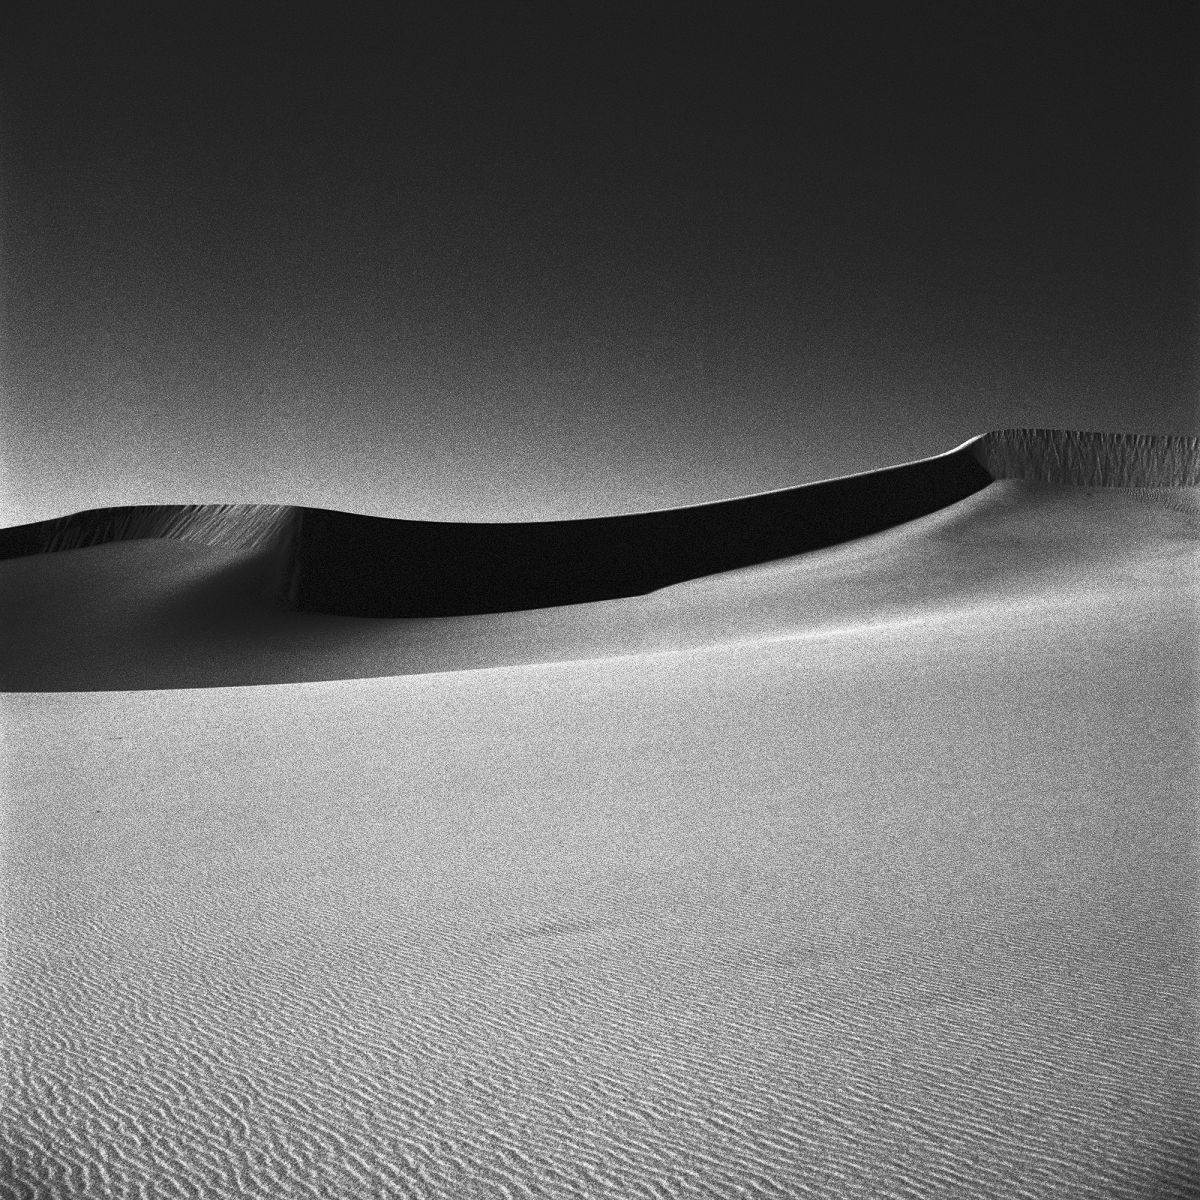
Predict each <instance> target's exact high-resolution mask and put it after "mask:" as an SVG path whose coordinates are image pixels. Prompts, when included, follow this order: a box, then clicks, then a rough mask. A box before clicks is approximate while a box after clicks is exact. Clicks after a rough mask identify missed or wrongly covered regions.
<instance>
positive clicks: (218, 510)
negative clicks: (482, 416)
mask: <svg viewBox="0 0 1200 1200" xmlns="http://www.w3.org/2000/svg"><path fill="white" fill-rule="evenodd" d="M999 479H1023V480H1035V481H1041V482H1049V483H1060V484H1070V485H1074V486H1088V487H1126V488H1164V487H1166V488H1181V487H1194V486H1196V485H1197V484H1198V483H1200V438H1189V437H1172V436H1165V435H1147V434H1119V433H1118V434H1113V433H1081V432H1071V431H1063V430H1037V429H1013V430H998V431H994V432H992V433H988V434H985V435H983V436H982V437H978V438H974V439H972V440H971V441H969V442H967V443H965V444H964V445H962V446H960V447H958V448H957V449H955V450H952V451H949V452H947V453H945V454H941V455H937V456H935V457H933V458H930V459H923V460H919V461H917V462H913V463H906V464H902V465H900V466H896V467H891V468H886V469H884V470H880V471H872V472H867V473H864V474H861V475H853V476H846V477H843V478H840V479H834V480H827V481H824V482H821V483H816V484H810V485H806V486H803V487H797V488H788V489H784V490H781V491H775V492H767V493H763V494H760V495H756V496H749V497H744V498H741V499H737V500H729V501H724V502H719V503H715V504H701V505H695V506H692V507H688V508H682V509H674V510H668V511H663V512H650V513H640V514H633V515H629V516H619V517H602V518H591V519H585V520H577V521H549V522H523V523H474V524H472V523H461V522H432V521H406V520H397V519H389V518H382V517H371V516H364V515H359V514H354V513H342V512H332V511H329V510H325V509H313V508H300V507H290V506H285V505H252V504H223V505H178V506H173V505H156V506H141V507H130V508H115V509H98V510H93V511H88V512H82V513H75V514H71V515H70V516H65V517H61V518H57V519H54V520H50V521H41V522H36V523H34V524H31V525H24V526H19V527H16V528H10V529H5V530H0V559H5V558H14V557H20V556H26V555H31V554H39V553H53V552H60V551H65V550H71V549H79V548H83V547H88V546H96V545H102V544H106V543H111V542H120V541H130V540H141V539H176V540H181V541H187V542H194V543H198V544H200V545H207V546H214V547H226V548H229V549H245V550H253V549H265V548H276V549H280V550H282V551H283V552H284V557H283V559H282V561H283V564H284V565H283V577H282V579H281V581H280V584H279V586H280V588H281V590H282V593H283V596H284V597H285V598H286V600H287V603H288V604H289V607H292V608H295V609H297V610H299V611H302V612H322V613H329V614H336V615H341V616H358V617H364V616H369V617H445V616H461V615H467V614H471V613H489V612H513V611H521V610H528V609H533V608H545V607H553V606H558V605H564V604H581V603H590V602H594V601H598V600H609V599H616V598H619V597H623V596H636V595H644V594H646V593H648V592H651V591H655V590H657V589H658V588H662V587H667V586H670V585H671V584H674V583H679V582H681V581H683V580H687V579H696V578H701V577H703V576H706V575H713V574H717V573H719V572H722V571H728V570H734V569H737V568H740V567H747V566H751V565H753V564H755V563H763V562H769V561H772V560H776V559H781V558H785V557H788V556H790V555H794V554H802V553H806V552H809V551H812V550H818V549H822V548H824V547H826V546H832V545H836V544H839V543H842V542H847V541H850V540H853V539H855V538H860V537H864V536H867V535H870V534H873V533H878V532H881V531H883V530H885V529H890V528H893V527H895V526H897V525H901V524H904V523H905V522H907V521H912V520H915V519H917V518H919V517H922V516H925V515H927V514H928V513H932V512H936V511H938V510H939V509H942V508H945V507H947V506H948V505H950V504H953V503H955V502H957V501H959V500H962V499H964V498H965V497H967V496H969V495H971V494H972V493H973V492H976V491H978V490H980V489H981V488H983V487H986V486H987V485H988V484H990V483H992V482H993V481H995V480H999Z"/></svg>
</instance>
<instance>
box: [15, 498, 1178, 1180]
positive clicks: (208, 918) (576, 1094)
mask: <svg viewBox="0 0 1200 1200" xmlns="http://www.w3.org/2000/svg"><path fill="white" fill-rule="evenodd" d="M1197 500H1198V498H1197V494H1196V493H1195V491H1194V490H1192V489H1186V488H1176V489H1162V490H1158V491H1153V490H1148V489H1144V488H1142V489H1129V490H1120V489H1112V488H1108V489H1100V488H1085V487H1071V486H1065V485H1061V484H1049V483H1044V482H1042V483H1039V482H1033V481H1019V480H1009V481H1003V482H998V483H995V484H993V485H990V486H988V487H986V488H984V489H983V490H981V491H979V492H976V493H974V494H973V495H971V496H969V497H967V498H966V499H964V500H962V501H960V502H959V503H957V504H954V505H951V506H950V507H947V508H944V509H942V510H940V511H938V512H935V513H931V514H928V515H927V516H925V517H922V518H920V519H918V520H915V521H913V522H910V523H907V524H905V525H902V526H898V527H896V528H893V529H889V530H886V531H883V532H880V533H878V534H875V535H872V536H870V537H867V538H862V539H859V540H856V541H854V542H851V543H847V544H845V545H843V546H838V547H829V548H827V549H825V550H820V551H816V552H814V553H811V554H807V555H802V556H799V557H796V558H793V559H787V560H783V561H780V562H776V563H772V564H764V565H762V566H757V567H752V568H747V569H744V570H739V571H732V572H728V573H725V574H722V575H717V576H712V577H709V578H705V579H699V580H693V581H691V582H687V583H681V584H679V585H677V586H674V587H671V588H668V589H665V590H663V591H660V592H657V593H654V594H653V595H650V596H643V597H629V598H624V599H617V600H610V601H605V602H600V603H595V604H584V605H576V606H571V607H567V608H551V609H545V610H541V611H539V612H533V613H496V614H489V615H484V616H476V617H456V618H442V619H429V620H427V621H425V622H420V621H414V622H405V621H386V620H385V621H380V620H370V619H365V618H360V619H354V618H338V617H321V616H318V615H315V614H304V613H295V612H292V613H286V612H281V611H280V610H279V608H278V606H277V605H274V604H268V603H267V602H266V600H264V599H262V596H261V593H260V592H259V591H256V589H257V588H259V587H260V585H261V584H262V581H263V579H264V578H265V576H264V575H263V574H262V572H261V571H260V570H259V568H258V567H257V566H255V563H256V562H257V561H258V560H256V559H255V557H254V556H255V554H258V553H260V552H259V551H254V550H250V551H240V550H233V549H229V548H225V549H215V548H213V547H197V546H195V545H185V544H183V543H177V542H162V541H135V542H127V543H114V544H111V545H103V546H94V547H91V548H88V549H82V550H72V551H69V552H67V553H63V554H50V555H42V556H37V557H27V558H22V559H14V560H12V561H11V562H8V563H5V564H3V570H4V572H5V573H6V576H5V577H6V579H7V580H8V582H9V585H10V587H9V589H8V590H9V591H10V592H11V585H12V584H13V583H14V582H15V584H16V586H17V588H18V590H19V588H20V587H21V586H27V585H28V586H29V587H30V588H32V591H29V592H28V593H27V597H28V596H33V595H37V596H40V597H41V601H42V602H44V603H45V604H47V605H48V606H49V608H50V609H53V603H52V600H53V596H54V595H55V587H58V588H61V589H62V594H64V595H66V594H67V592H68V590H69V589H74V591H73V593H71V596H72V598H69V599H64V600H62V601H61V603H60V605H59V608H58V609H57V611H56V612H54V611H51V612H49V613H48V614H45V615H44V623H43V624H42V625H40V626H39V625H38V624H37V620H40V619H42V617H41V616H39V615H38V614H37V613H36V612H35V611H34V606H33V603H32V601H28V604H29V606H28V607H27V608H26V609H25V610H23V611H24V617H23V620H24V621H25V624H24V625H23V629H24V630H25V633H26V636H27V638H29V639H32V640H35V641H36V639H37V638H41V639H42V640H41V641H40V642H38V643H37V645H38V647H39V649H38V651H37V653H36V654H35V653H30V654H29V655H27V657H26V658H25V659H24V660H22V659H21V651H20V647H19V646H18V645H15V644H14V645H10V646H9V647H8V648H7V650H6V655H7V658H6V661H7V662H8V663H9V664H10V665H9V667H8V669H9V671H10V673H11V674H12V676H13V682H12V684H11V686H12V688H13V690H12V691H11V692H10V694H8V695H6V696H5V697H4V698H3V705H4V707H3V715H2V719H0V729H2V730H3V733H4V738H5V743H6V744H5V748H4V763H5V766H4V772H5V774H4V784H5V786H4V800H5V809H4V820H3V825H2V827H0V828H2V833H3V843H2V846H3V855H4V863H3V873H2V874H3V879H4V888H5V891H4V913H5V917H6V930H5V937H6V945H5V949H6V971H5V976H4V989H5V991H4V1010H3V1011H4V1018H5V1024H6V1029H5V1039H4V1043H5V1047H6V1049H5V1054H6V1070H7V1079H8V1087H7V1090H6V1092H5V1094H4V1111H3V1114H0V1115H2V1118H3V1119H2V1121H0V1127H2V1128H3V1130H4V1135H3V1136H4V1138H5V1149H6V1152H7V1155H8V1158H7V1159H6V1160H5V1167H4V1169H5V1171H6V1174H5V1175H4V1182H3V1183H2V1184H0V1195H3V1196H4V1197H5V1198H6V1200H7V1197H9V1196H21V1197H39V1198H41V1197H47V1198H50V1197H53V1198H54V1200H66V1198H68V1197H69V1198H71V1200H75V1198H80V1200H84V1198H86V1200H92V1198H93V1197H109V1196H113V1197H126V1196H128V1197H134V1196H153V1197H155V1198H156V1200H157V1198H158V1197H171V1196H234V1197H241V1196H248V1197H255V1198H257V1197H263V1198H267V1197H272V1198H273V1197H297V1198H301V1197H304V1198H307V1197H314V1198H316V1197H322V1198H324V1197H336V1198H342V1197H345V1198H347V1200H349V1198H351V1197H359V1196H380V1197H393V1196H396V1197H401V1196H413V1197H417V1196H420V1197H459V1196H462V1197H476V1196H478V1197H504V1196H545V1197H614V1198H615V1197H622V1198H624V1197H693V1196H695V1197H700V1196H709V1197H732V1196H749V1197H757V1196H762V1197H768V1196H770V1197H781V1198H782V1197H823V1198H825V1197H827V1198H829V1200H836V1198H840V1197H892V1196H896V1197H914V1198H916V1197H947V1198H951V1197H954V1198H957V1197H980V1198H984V1197H986V1198H989V1200H991V1198H993V1197H999V1196H1003V1197H1009V1196H1013V1197H1068V1198H1070V1197H1098V1198H1099V1197H1104V1198H1107V1197H1181V1198H1182V1197H1191V1196H1194V1195H1196V1194H1197V1189H1198V1187H1200V1138H1198V1130H1197V1123H1196V1118H1195V1113H1196V1112H1197V1111H1200V1056H1198V1054H1197V1047H1198V1044H1200V1002H1198V997H1200V979H1198V977H1197V976H1198V971H1197V965H1198V963H1197V948H1198V941H1197V933H1198V932H1200V912H1198V907H1200V862H1198V861H1197V858H1198V853H1200V840H1198V836H1197V834H1198V820H1197V818H1198V805H1200V750H1198V748H1197V741H1196V736H1195V735H1196V728H1197V718H1198V717H1200V637H1198V635H1200V599H1198V597H1200V590H1198V589H1200V515H1198V511H1197V510H1198V508H1200V505H1198V503H1197ZM164 547H170V549H171V550H172V552H174V551H180V552H181V556H179V557H174V558H171V557H167V558H164V557H162V556H161V555H160V556H158V557H155V556H154V554H153V553H152V551H161V550H162V549H163V548H164ZM139 555H141V557H139ZM189 555H199V557H188V556H189ZM213 555H216V557H215V558H214V557H212V556H213ZM123 556H127V557H123ZM222 556H225V557H222ZM72 563H74V564H80V563H83V564H90V565H86V566H84V567H79V566H78V565H76V566H71V565H70V564H72ZM34 567H38V568H47V567H52V568H53V569H56V570H60V571H61V574H60V575H58V576H56V577H55V580H56V583H55V585H54V587H49V588H48V587H46V585H45V582H44V579H43V580H42V581H41V582H37V581H35V584H28V580H27V581H26V584H22V583H21V576H20V571H21V570H26V571H32V570H33V568H34ZM139 572H141V573H139ZM239 579H240V582H238V580H239ZM122 580H125V581H127V582H126V583H125V584H124V585H121V581H122ZM128 581H133V582H128ZM214 581H215V582H214ZM38 589H41V590H40V591H39V590H38ZM206 589H208V590H207V591H206ZM206 596H207V597H208V598H207V600H206V599H205V597H206ZM239 596H240V597H241V599H240V600H239V599H237V597H239ZM255 596H258V597H259V598H260V600H261V601H262V602H261V606H260V607H259V608H258V609H255V608H254V603H252V600H253V598H254V597H255ZM147 597H149V600H147ZM222 604H224V605H226V607H225V608H224V609H222V608H221V605H222ZM72 613H74V614H75V616H76V620H77V623H78V625H79V626H84V625H85V624H86V623H85V622H82V621H79V620H78V618H79V615H80V614H87V617H88V620H89V621H90V622H92V623H91V624H90V625H88V626H87V630H85V629H79V630H78V631H77V632H76V631H74V629H73V627H72V626H71V624H70V621H69V616H70V614H72ZM206 614H207V616H206ZM35 618H36V619H35ZM204 619H209V620H210V621H211V623H210V624H209V625H208V627H207V628H204V627H203V620H204ZM87 631H90V633H91V635H92V637H91V641H90V642H89V640H88V637H87ZM97 635H98V636H97ZM72 639H74V640H72ZM264 643H265V644H266V646H267V648H266V649H264V648H263V647H264ZM95 644H103V645H105V646H106V649H105V651H104V653H103V654H99V655H98V656H96V657H93V658H92V659H87V660H86V661H84V662H83V663H82V665H81V664H80V663H79V662H77V661H74V659H75V656H76V655H78V654H81V653H83V651H84V650H85V648H86V647H87V646H88V645H95ZM147 647H150V648H147ZM85 659H86V655H85ZM552 659H558V660H560V661H548V660H552ZM48 660H49V661H48ZM171 661H173V662H174V663H175V665H174V666H173V667H171V668H169V669H168V668H167V667H164V666H163V665H162V664H163V663H164V662H171ZM38 662H40V663H41V664H42V665H41V667H37V666H36V665H35V664H36V663H38ZM13 663H16V665H15V666H13V665H12V664H13ZM22 664H23V665H22ZM181 664H182V665H181ZM39 670H40V671H41V672H42V674H41V676H40V677H37V672H38V671H39ZM121 671H125V672H126V675H125V676H122V675H121ZM236 671H240V672H241V678H239V679H228V680H227V681H228V682H243V683H244V682H248V681H249V678H251V677H253V676H254V673H255V672H259V673H260V675H262V674H266V675H270V673H271V672H274V675H273V678H275V679H279V680H284V679H292V680H295V679H299V678H309V679H316V680H320V679H322V678H323V679H324V680H325V681H324V682H306V683H295V682H291V683H277V684H275V685H273V686H255V687H212V686H200V684H201V683H202V682H203V681H204V679H205V678H207V679H208V680H214V679H219V678H220V677H221V673H222V672H225V673H226V674H227V675H231V674H233V673H235V672H236ZM305 671H308V672H310V674H307V675H306V674H304V672H305ZM21 672H24V675H22V674H21ZM172 672H173V673H174V678H175V679H176V681H177V682H176V683H175V684H174V685H167V686H168V690H126V691H121V690H104V689H107V688H113V687H117V688H119V687H127V688H137V687H142V686H144V684H139V683H129V682H125V683H120V682H114V681H116V680H119V679H120V678H126V679H129V678H131V677H136V676H139V674H140V677H141V678H144V679H150V678H159V679H163V680H165V679H167V678H169V677H171V675H172ZM205 672H207V676H205ZM356 675H362V676H364V677H363V678H352V676H356ZM370 675H376V676H384V675H387V676H390V677H379V678H366V676H370ZM35 677H37V678H40V680H41V690H24V687H23V682H24V684H32V683H34V682H35ZM53 680H57V682H53ZM89 680H90V682H89ZM189 680H190V682H186V681H189ZM22 681H23V682H22ZM104 681H107V682H104ZM81 687H82V688H88V687H94V688H97V689H99V690H95V691H86V690H77V689H79V688H81Z"/></svg>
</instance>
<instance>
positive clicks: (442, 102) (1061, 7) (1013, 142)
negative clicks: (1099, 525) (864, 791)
mask: <svg viewBox="0 0 1200 1200" xmlns="http://www.w3.org/2000/svg"><path fill="white" fill-rule="evenodd" d="M1193 7H1194V6H1193V5H1189V4H1183V3H1177V4H1162V3H1160V4H1155V3H1145V2H1142V3H1136V4H1135V3H1129V4H1121V5H1103V4H1101V5H1097V4H1095V3H1090V4H1083V3H1080V4H1065V3H1056V2H1054V0H1040V2H1038V3H1033V2H1029V3H1012V2H1009V3H998V4H993V5H987V6H976V5H964V4H961V3H959V4H932V3H923V2H916V3H912V4H905V5H885V4H874V5H865V4H857V5H856V4H853V3H846V2H844V0H842V2H838V3H828V4H801V5H797V6H795V7H794V9H793V11H792V13H791V15H790V16H788V17H786V18H784V17H774V18H772V19H771V20H770V21H767V20H766V19H765V18H764V17H762V16H761V15H756V14H755V13H754V12H753V11H749V12H747V9H746V6H734V5H728V6H724V7H723V8H710V9H709V10H708V11H707V15H705V16H702V17H698V16H697V15H696V13H695V12H693V13H691V14H688V13H687V12H686V11H685V10H682V9H679V8H678V7H677V6H671V9H670V10H669V11H668V9H666V8H665V7H664V8H661V9H660V8H658V7H657V6H655V5H651V4H637V5H634V4H628V5H626V4H596V3H592V4H584V5H575V4H570V3H562V2H560V3H557V4H553V5H544V6H542V5H536V4H534V5H530V4H507V5H492V6H488V7H484V6H480V8H479V11H476V12H474V13H470V12H467V11H466V10H464V9H462V8H459V9H457V10H454V11H453V12H451V6H447V5H445V4H429V5H425V6H418V5H404V4H380V5H375V6H371V5H362V4H359V5H349V6H347V5H342V4H332V3H331V4H327V5H324V6H307V7H306V6H304V5H297V4H277V5H263V4H254V3H244V2H243V3H238V4H234V5H227V6H225V5H220V4H207V3H206V4H204V5H198V4H197V5H162V4H149V3H146V4H137V3H128V2H109V3H93V4H89V5H87V6H80V7H79V9H78V11H72V10H71V9H70V8H69V7H68V6H65V5H61V4H60V5H57V6H56V5H54V4H46V3H43V4H39V5H37V6H32V5H31V6H29V8H28V10H27V11H26V12H24V13H23V14H22V13H18V15H17V16H16V17H11V16H10V17H9V18H8V20H9V22H10V26H11V27H10V29H9V30H8V32H6V34H5V38H4V42H5V50H4V52H3V53H4V55H5V62H4V64H3V66H4V76H5V82H4V88H5V100H4V127H3V130H2V136H3V147H2V152H3V187H4V193H3V224H4V229H3V233H4V255H5V261H4V279H5V297H4V299H5V317H4V321H5V328H4V363H3V379H2V385H3V392H2V399H3V412H4V425H5V432H4V438H5V441H4V445H3V447H2V448H0V453H2V461H3V466H4V468H5V474H6V476H7V480H6V484H5V491H6V493H7V494H6V495H5V496H4V497H3V500H4V501H5V503H6V504H7V507H8V512H9V513H10V514H15V517H14V518H13V519H34V518H36V517H39V516H46V515H50V514H52V513H57V512H62V511H68V510H70V509H73V508H79V507H88V506H91V505H94V504H100V503H136V502H143V501H149V500H159V501H189V500H222V499H229V500H278V501H300V502H308V503H314V504H324V505H327V506H331V507H340V508H346V509H357V510H360V511H378V512H392V513H396V514H398V515H400V514H406V515H411V516H414V517H420V516H425V517H446V518H454V517H459V518H479V519H501V518H505V517H508V518H513V517H540V516H552V515H562V516H565V515H575V514H584V513H598V512H617V511H630V510H635V509H641V508H650V507H660V506H667V505H674V504H679V503H688V502H695V501H701V500H706V499H714V498H718V497H726V496H731V495H736V494H741V493H746V492H753V491H761V490H764V489H767V488H774V487H783V486H788V485H791V484H794V483H799V482H804V481H807V480H810V479H815V478H821V477H826V476H830V475H837V474H843V473H846V472H850V471H856V470H865V469H869V468H871V467H875V466H879V465H884V464H886V463H890V462H894V461H899V460H903V459H907V458H912V457H916V456H919V455H922V454H927V453H934V452H937V451H939V450H942V449H947V448H949V447H950V446H952V445H954V444H957V443H958V442H961V441H963V440H964V439H965V438H967V437H969V436H971V435H972V434H974V433H976V432H981V431H983V430H985V429H987V428H989V427H994V426H1000V425H1007V424H1027V425H1028V424H1032V425H1064V426H1073V427H1084V428H1095V429H1130V430H1144V431H1151V432H1153V431H1163V432H1168V431H1170V432H1191V433H1196V432H1200V408H1198V405H1197V395H1198V393H1197V332H1196V331H1197V327H1198V326H1197V305H1196V282H1197V255H1196V240H1195V224H1196V216H1197V212H1198V211H1200V209H1198V206H1197V189H1196V162H1195V153H1196V147H1197V145H1198V144H1200V141H1198V132H1200V129H1198V121H1197V112H1198V110H1197V103H1196V93H1195V90H1194V85H1193V83H1192V79H1193V76H1194V75H1195V73H1196V62H1195V59H1196V47H1197V42H1196V18H1195V17H1194V16H1193V15H1192V12H1191V10H1192V9H1193ZM448 14H450V15H448Z"/></svg>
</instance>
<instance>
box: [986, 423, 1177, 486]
mask: <svg viewBox="0 0 1200 1200" xmlns="http://www.w3.org/2000/svg"><path fill="white" fill-rule="evenodd" d="M973 446H974V452H975V457H976V458H977V459H978V460H979V462H980V463H981V464H982V465H983V466H984V467H985V468H986V469H987V472H988V474H989V475H991V476H992V478H993V479H1028V480H1035V481H1039V482H1042V483H1067V484H1072V485H1073V486H1075V487H1126V488H1177V487H1197V486H1200V437H1184V436H1181V435H1173V434H1152V433H1087V432H1083V431H1080V430H1074V429H997V430H993V431H992V432H991V433H985V434H984V435H983V436H982V437H981V438H977V439H976V440H975V442H974V443H973Z"/></svg>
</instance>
